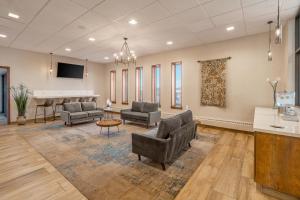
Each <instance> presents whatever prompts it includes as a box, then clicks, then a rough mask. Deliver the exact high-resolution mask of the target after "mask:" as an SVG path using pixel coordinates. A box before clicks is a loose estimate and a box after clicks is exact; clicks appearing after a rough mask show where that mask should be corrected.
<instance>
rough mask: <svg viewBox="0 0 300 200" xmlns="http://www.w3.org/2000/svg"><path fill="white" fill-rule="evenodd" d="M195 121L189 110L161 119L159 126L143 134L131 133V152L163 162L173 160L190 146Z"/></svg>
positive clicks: (194, 132) (163, 166)
mask: <svg viewBox="0 0 300 200" xmlns="http://www.w3.org/2000/svg"><path fill="white" fill-rule="evenodd" d="M195 130H196V129H195V122H194V121H193V115H192V112H191V111H186V112H184V113H181V114H179V115H176V116H174V117H171V118H168V119H162V120H161V122H160V123H159V127H158V128H156V129H153V130H151V131H149V132H147V133H144V134H137V133H132V152H133V153H136V154H138V158H139V160H141V156H145V157H148V158H150V159H152V160H153V161H156V162H158V163H161V165H162V168H163V170H165V169H166V167H165V164H166V163H171V162H173V161H174V160H175V159H176V158H178V157H179V156H180V155H181V154H182V151H183V150H186V149H187V148H188V147H191V143H190V142H191V140H193V139H194V138H195V135H196V131H195Z"/></svg>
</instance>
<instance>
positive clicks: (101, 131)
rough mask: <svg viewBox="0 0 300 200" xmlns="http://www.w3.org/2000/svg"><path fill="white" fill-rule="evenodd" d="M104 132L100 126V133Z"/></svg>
mask: <svg viewBox="0 0 300 200" xmlns="http://www.w3.org/2000/svg"><path fill="white" fill-rule="evenodd" d="M101 134H102V127H100V135H101Z"/></svg>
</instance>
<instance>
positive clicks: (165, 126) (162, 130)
mask: <svg viewBox="0 0 300 200" xmlns="http://www.w3.org/2000/svg"><path fill="white" fill-rule="evenodd" d="M180 127H181V119H180V117H179V116H174V117H170V118H167V119H162V120H161V121H160V123H159V127H158V131H157V135H156V137H158V138H162V139H167V138H168V137H169V135H170V133H171V132H172V131H174V130H176V129H179V128H180Z"/></svg>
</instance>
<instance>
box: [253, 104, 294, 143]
mask: <svg viewBox="0 0 300 200" xmlns="http://www.w3.org/2000/svg"><path fill="white" fill-rule="evenodd" d="M272 125H275V126H280V127H282V128H274V127H272ZM299 127H300V123H299V122H293V121H286V120H283V119H282V118H281V115H280V114H278V110H277V109H272V108H263V107H256V108H255V115H254V123H253V130H254V131H257V132H264V133H271V134H277V135H285V136H291V137H299V138H300V129H299Z"/></svg>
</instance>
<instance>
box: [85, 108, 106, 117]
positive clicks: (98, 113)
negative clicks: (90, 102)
mask: <svg viewBox="0 0 300 200" xmlns="http://www.w3.org/2000/svg"><path fill="white" fill-rule="evenodd" d="M87 113H88V115H89V117H95V116H102V115H103V112H102V111H101V110H90V111H87Z"/></svg>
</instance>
